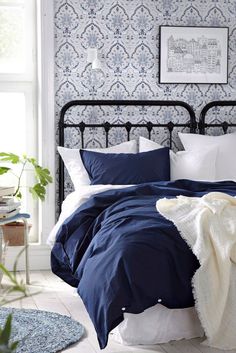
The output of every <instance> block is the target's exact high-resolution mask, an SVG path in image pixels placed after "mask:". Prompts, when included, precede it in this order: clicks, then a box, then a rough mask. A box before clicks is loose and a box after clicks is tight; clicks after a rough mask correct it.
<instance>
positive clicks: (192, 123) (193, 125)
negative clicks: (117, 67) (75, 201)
mask: <svg viewBox="0 0 236 353" xmlns="http://www.w3.org/2000/svg"><path fill="white" fill-rule="evenodd" d="M74 106H157V107H158V106H159V107H161V106H165V107H183V108H185V109H186V110H187V112H188V113H189V116H190V120H189V121H188V122H187V123H183V124H178V123H176V124H175V123H173V122H172V121H169V122H168V123H166V124H162V123H153V122H151V121H148V122H146V123H140V124H133V123H131V122H129V121H127V122H126V123H118V124H114V123H109V122H107V121H106V122H104V123H101V124H87V123H84V122H83V121H81V122H79V123H67V122H65V115H66V113H67V111H68V110H69V109H70V108H71V107H74ZM229 106H232V107H234V106H236V101H213V102H210V103H208V104H206V105H205V106H204V107H203V109H202V110H201V112H200V117H199V123H198V124H197V122H196V117H195V113H194V110H193V108H192V107H191V106H190V105H189V104H188V103H186V102H183V101H175V100H174V101H158V100H157V101H154V100H143V101H137V100H127V101H125V100H96V101H92V100H73V101H70V102H68V103H66V104H65V105H64V106H63V107H62V109H61V113H60V120H59V145H60V146H64V142H65V141H64V130H65V128H79V131H80V134H81V145H82V146H81V147H82V148H84V132H85V129H86V128H104V130H105V138H106V147H107V146H108V143H109V131H110V129H111V128H116V127H117V128H118V127H119V128H125V129H126V132H127V140H128V141H129V139H130V131H131V129H132V128H137V127H144V128H146V129H147V131H148V137H149V139H151V132H152V129H153V128H155V127H162V128H167V130H168V131H169V134H170V148H171V146H172V131H173V129H174V128H175V127H188V128H189V130H190V132H191V133H196V131H197V128H198V131H199V133H200V134H202V135H204V134H205V130H206V128H209V127H221V128H222V129H223V132H224V133H227V130H228V128H229V127H236V119H235V123H229V122H227V121H223V122H219V123H209V124H208V123H206V115H207V113H208V111H209V110H210V109H212V108H214V107H229ZM63 200H64V164H63V161H62V159H61V158H60V159H59V205H60V206H61V204H62V201H63Z"/></svg>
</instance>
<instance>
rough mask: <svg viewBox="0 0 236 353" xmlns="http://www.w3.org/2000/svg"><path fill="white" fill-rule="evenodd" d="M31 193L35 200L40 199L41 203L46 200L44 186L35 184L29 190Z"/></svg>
mask: <svg viewBox="0 0 236 353" xmlns="http://www.w3.org/2000/svg"><path fill="white" fill-rule="evenodd" d="M29 191H30V193H31V194H32V196H33V197H34V198H37V197H38V198H39V199H40V200H41V201H44V200H45V194H46V189H45V187H44V186H43V185H42V184H40V183H38V184H35V185H34V186H33V187H31V188H29Z"/></svg>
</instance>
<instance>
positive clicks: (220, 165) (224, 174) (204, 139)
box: [179, 133, 236, 180]
mask: <svg viewBox="0 0 236 353" xmlns="http://www.w3.org/2000/svg"><path fill="white" fill-rule="evenodd" d="M179 137H180V140H181V142H182V144H183V146H184V149H185V150H187V151H196V150H202V151H203V150H205V148H214V147H215V148H218V154H217V158H216V180H235V179H236V133H232V134H227V135H220V136H205V135H195V134H184V133H179Z"/></svg>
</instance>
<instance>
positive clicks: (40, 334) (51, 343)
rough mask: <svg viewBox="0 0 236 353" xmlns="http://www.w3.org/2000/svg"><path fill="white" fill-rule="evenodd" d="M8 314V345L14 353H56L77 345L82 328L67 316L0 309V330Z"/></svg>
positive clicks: (28, 310) (35, 311)
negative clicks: (10, 319) (12, 344)
mask: <svg viewBox="0 0 236 353" xmlns="http://www.w3.org/2000/svg"><path fill="white" fill-rule="evenodd" d="M10 313H12V315H13V319H12V334H11V341H12V342H15V341H18V342H19V344H18V347H17V349H16V353H56V352H59V351H61V350H62V349H64V348H66V347H68V346H70V345H71V344H73V343H75V342H78V341H79V340H80V338H81V337H82V336H83V334H84V327H83V326H82V325H81V324H80V323H79V322H77V321H75V320H73V319H71V318H70V317H68V316H64V315H59V314H56V313H52V312H49V311H41V310H30V309H13V308H0V326H1V327H2V326H3V325H4V324H5V321H6V318H7V316H8V315H9V314H10Z"/></svg>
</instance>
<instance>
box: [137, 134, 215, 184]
mask: <svg viewBox="0 0 236 353" xmlns="http://www.w3.org/2000/svg"><path fill="white" fill-rule="evenodd" d="M158 148H163V146H162V145H159V144H158V143H156V142H153V141H151V140H148V139H146V138H144V137H142V136H140V137H139V152H148V151H151V150H154V149H158ZM216 157H217V148H210V149H206V150H196V151H191V152H187V151H180V152H177V153H174V152H173V151H171V150H170V174H171V180H177V179H190V180H205V181H213V180H215V165H216Z"/></svg>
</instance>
